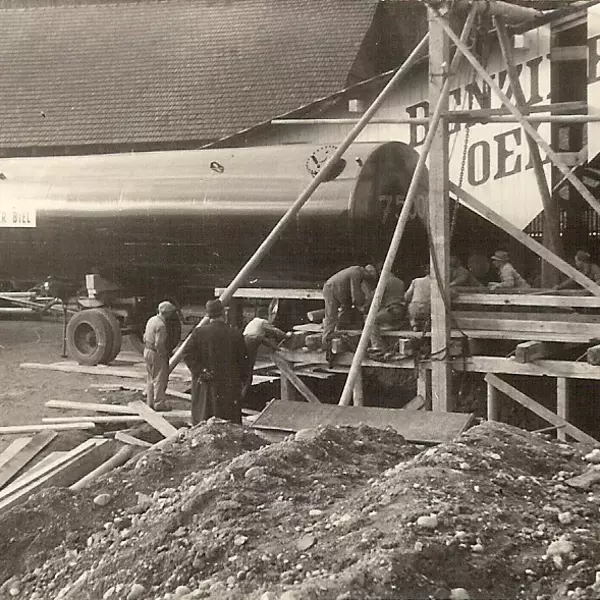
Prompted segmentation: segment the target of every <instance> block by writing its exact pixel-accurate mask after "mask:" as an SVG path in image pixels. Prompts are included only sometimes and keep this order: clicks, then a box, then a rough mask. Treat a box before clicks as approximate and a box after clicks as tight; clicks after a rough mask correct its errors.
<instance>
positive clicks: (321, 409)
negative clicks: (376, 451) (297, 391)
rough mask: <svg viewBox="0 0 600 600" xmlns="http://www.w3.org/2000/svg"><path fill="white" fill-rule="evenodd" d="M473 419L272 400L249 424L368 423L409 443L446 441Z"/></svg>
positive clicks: (293, 426)
mask: <svg viewBox="0 0 600 600" xmlns="http://www.w3.org/2000/svg"><path fill="white" fill-rule="evenodd" d="M472 422H473V415H472V414H470V413H440V412H430V411H413V410H402V409H397V408H375V407H366V406H339V405H337V404H307V403H305V402H287V401H285V400H273V401H272V402H270V403H269V404H268V405H267V407H266V408H265V409H264V410H263V411H262V413H261V414H260V415H259V417H258V418H257V419H256V421H255V422H254V423H253V425H252V427H255V428H257V429H260V428H261V426H265V427H267V428H269V429H273V428H276V429H284V430H288V431H299V430H300V429H307V428H311V427H317V426H318V425H361V424H364V425H369V426H371V427H378V428H380V429H385V428H386V427H392V428H393V429H395V430H396V431H397V432H398V433H399V434H401V435H403V436H404V437H405V438H406V439H407V440H408V441H410V442H418V443H427V444H438V443H442V442H450V441H452V440H453V439H455V438H456V437H458V436H459V435H460V434H461V433H462V432H463V431H465V430H466V429H467V428H468V427H469V426H470V425H471V423H472Z"/></svg>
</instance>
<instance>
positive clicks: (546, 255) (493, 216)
mask: <svg viewBox="0 0 600 600" xmlns="http://www.w3.org/2000/svg"><path fill="white" fill-rule="evenodd" d="M450 191H451V192H452V193H453V194H454V195H455V196H456V197H457V198H458V199H459V200H461V201H462V202H464V203H465V204H466V205H467V206H468V207H469V208H470V209H472V210H474V211H475V212H476V213H479V214H480V215H481V216H482V217H484V218H485V219H487V220H488V221H490V223H493V224H494V225H496V226H497V227H500V229H503V230H504V231H506V232H507V233H508V234H510V235H511V236H512V237H514V238H515V239H516V240H518V241H519V242H521V243H522V244H523V245H524V246H526V247H527V248H529V249H530V250H531V251H532V252H535V253H536V254H537V255H538V256H540V257H541V258H543V259H544V260H545V261H547V262H549V263H550V264H551V265H554V266H555V267H556V268H557V269H558V270H559V271H562V272H563V273H564V274H565V275H567V276H568V277H570V278H571V279H573V280H574V281H576V282H577V283H579V284H580V285H582V286H583V287H584V288H586V289H587V290H589V291H590V292H592V294H594V295H595V296H600V286H599V285H598V284H597V283H594V282H593V281H592V280H591V279H589V278H588V277H586V276H585V275H584V274H583V273H581V272H580V271H578V270H577V269H576V268H575V267H573V266H571V265H570V264H569V263H568V262H565V261H564V260H563V259H562V258H559V257H558V256H556V254H554V253H553V252H550V250H548V249H547V248H544V246H542V244H540V243H539V242H536V241H535V240H534V239H533V238H531V237H529V236H528V235H527V234H526V233H524V232H523V231H521V230H520V229H519V228H518V227H515V226H514V225H513V224H512V223H511V222H510V221H508V220H507V219H505V218H504V217H502V216H500V215H499V214H498V213H497V212H494V211H493V210H492V209H491V208H488V207H487V206H486V205H485V204H483V202H480V201H479V200H477V198H475V197H474V196H472V195H471V194H469V193H468V192H467V191H465V190H463V189H461V188H459V187H458V186H457V185H456V184H454V183H450Z"/></svg>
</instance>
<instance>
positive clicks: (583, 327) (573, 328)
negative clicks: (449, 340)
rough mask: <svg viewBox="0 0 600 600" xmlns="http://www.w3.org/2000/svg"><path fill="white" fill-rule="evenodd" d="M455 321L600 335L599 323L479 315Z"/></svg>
mask: <svg viewBox="0 0 600 600" xmlns="http://www.w3.org/2000/svg"><path fill="white" fill-rule="evenodd" d="M456 323H457V325H458V327H460V328H461V329H485V330H490V329H495V330H497V331H510V332H515V331H518V332H538V333H541V332H543V333H547V334H552V333H568V334H571V335H574V334H575V335H578V336H580V337H581V338H582V339H584V338H585V339H587V340H591V339H594V338H598V337H600V323H569V322H566V321H564V322H563V321H535V320H531V321H524V320H521V319H513V318H512V317H511V318H508V319H495V318H493V317H492V318H487V317H486V318H482V317H481V318H480V317H457V318H456Z"/></svg>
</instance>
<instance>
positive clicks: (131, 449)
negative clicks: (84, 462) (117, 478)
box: [69, 438, 141, 492]
mask: <svg viewBox="0 0 600 600" xmlns="http://www.w3.org/2000/svg"><path fill="white" fill-rule="evenodd" d="M133 439H135V438H133ZM138 441H141V440H138ZM135 453H136V448H135V446H133V445H128V446H123V447H122V448H121V449H120V450H119V451H118V452H117V453H116V454H115V455H114V456H111V457H110V458H109V459H108V460H106V461H105V462H103V463H102V464H100V465H98V466H97V467H96V468H95V469H94V470H92V471H90V472H89V473H88V474H87V475H85V476H84V477H82V478H81V479H79V481H76V482H75V483H73V484H72V485H71V487H70V488H69V489H70V490H71V491H72V492H79V491H80V490H82V489H83V488H85V487H87V486H88V485H89V484H90V483H92V481H95V480H96V479H98V477H100V475H104V474H105V473H109V472H110V471H112V470H113V469H116V468H117V467H120V466H121V465H124V464H125V463H126V462H127V461H128V460H129V459H130V458H131V457H132V456H133V455H134V454H135Z"/></svg>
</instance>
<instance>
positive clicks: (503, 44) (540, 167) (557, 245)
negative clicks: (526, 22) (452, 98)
mask: <svg viewBox="0 0 600 600" xmlns="http://www.w3.org/2000/svg"><path fill="white" fill-rule="evenodd" d="M494 24H495V26H496V32H497V34H498V42H499V44H500V51H501V52H502V57H503V58H504V63H505V66H506V72H507V75H508V80H509V82H510V87H511V90H512V92H513V96H514V98H515V105H516V106H517V107H518V108H519V109H521V110H522V109H523V107H525V106H526V105H527V99H526V98H525V93H524V92H523V88H522V87H521V82H520V80H519V74H518V73H517V68H516V66H515V61H514V58H513V54H512V48H511V41H510V38H509V37H508V33H507V31H506V25H505V24H504V18H503V17H501V16H495V17H494ZM525 138H526V140H527V146H528V148H529V156H530V160H531V164H532V165H533V172H534V174H535V179H536V182H537V185H538V190H539V192H540V197H541V200H542V206H543V207H544V215H543V218H544V231H543V236H544V246H545V247H546V248H548V250H550V251H551V252H553V253H554V254H556V255H557V256H562V255H563V250H562V242H561V239H560V214H559V206H558V199H553V198H552V196H551V194H550V189H549V187H548V181H547V179H546V173H545V171H544V164H543V162H542V157H541V155H540V149H539V147H538V145H537V144H536V143H535V140H534V139H533V138H532V137H531V135H529V134H528V133H527V131H525ZM557 283H558V273H557V272H556V270H555V269H552V270H548V263H545V262H544V263H542V285H543V286H547V287H552V286H554V285H556V284H557Z"/></svg>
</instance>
